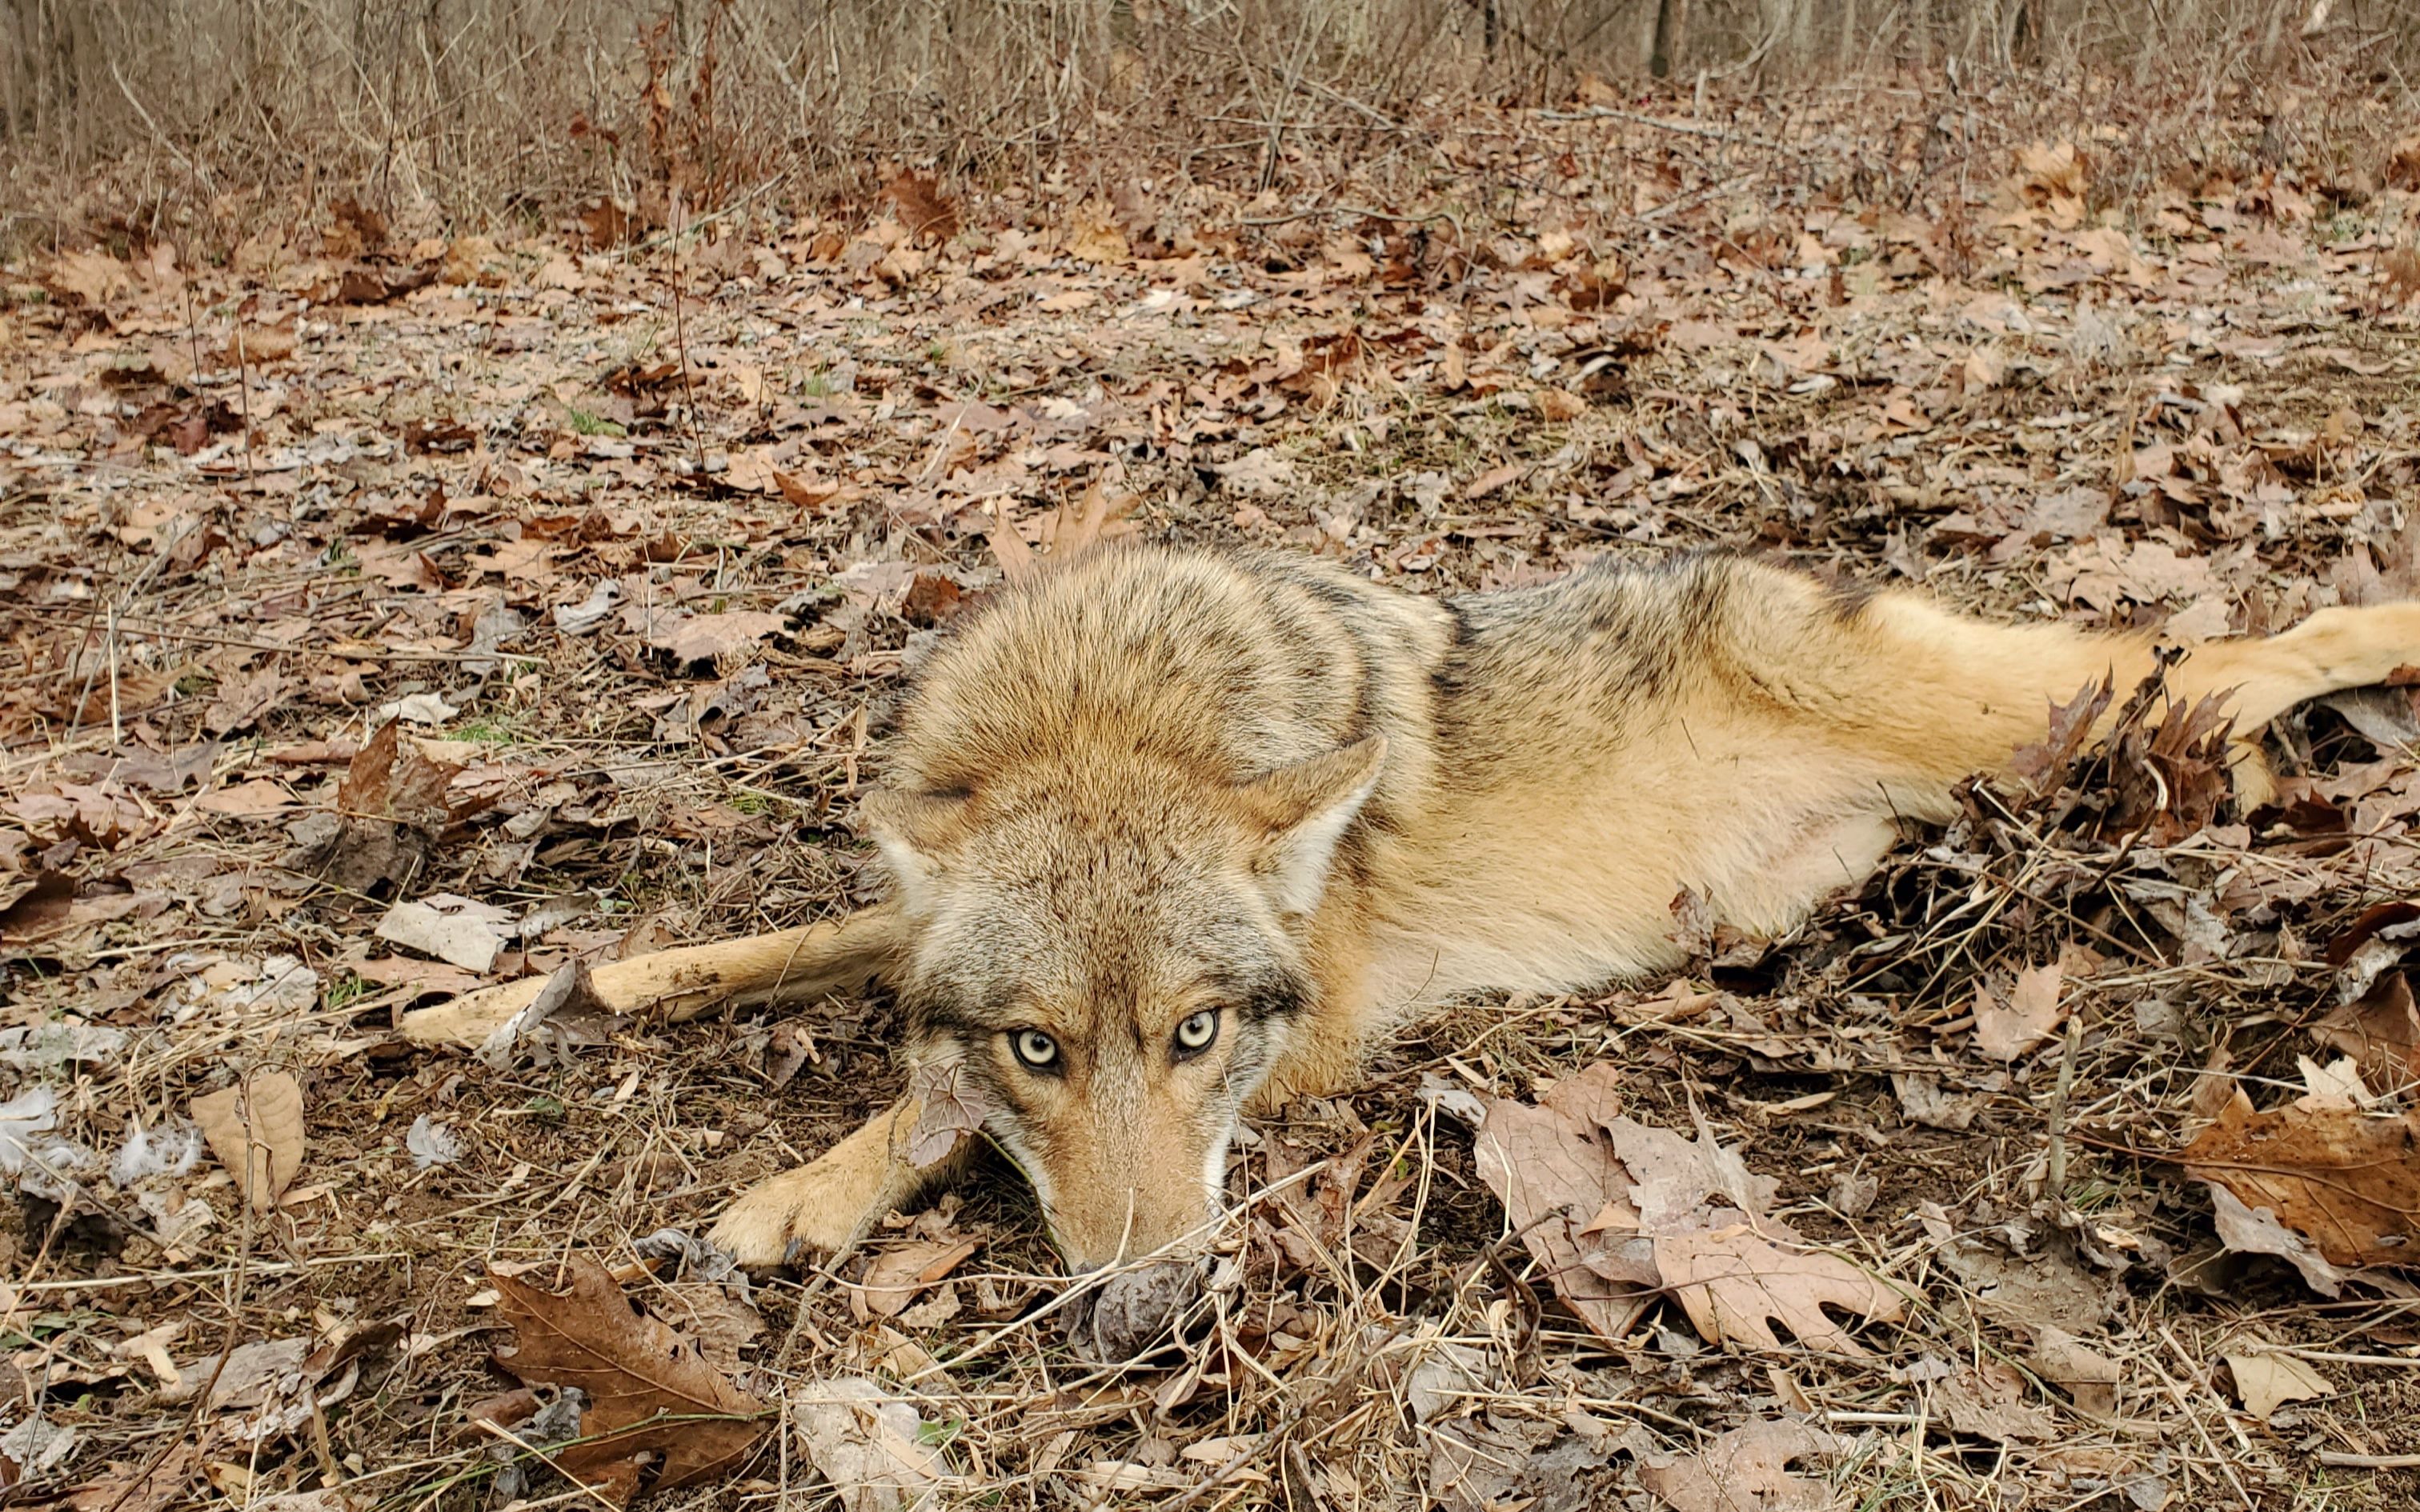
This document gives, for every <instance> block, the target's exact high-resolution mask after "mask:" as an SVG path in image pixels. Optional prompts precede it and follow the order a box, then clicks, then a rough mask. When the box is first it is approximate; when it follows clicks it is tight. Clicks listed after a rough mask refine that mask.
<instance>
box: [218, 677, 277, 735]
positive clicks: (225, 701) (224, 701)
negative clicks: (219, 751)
mask: <svg viewBox="0 0 2420 1512" xmlns="http://www.w3.org/2000/svg"><path fill="white" fill-rule="evenodd" d="M285 696H286V679H285V678H283V677H281V676H279V675H278V674H277V673H275V672H273V671H264V672H259V673H256V674H255V675H253V676H251V677H248V678H245V679H243V680H242V681H240V682H237V683H222V684H221V685H219V690H218V696H217V697H215V698H213V699H211V700H210V702H209V707H208V708H207V709H205V710H203V711H202V724H203V727H204V728H205V729H207V730H209V733H211V734H213V735H225V734H229V733H233V732H235V731H238V730H241V729H244V728H246V727H248V726H249V725H251V724H252V723H253V722H254V721H256V720H257V719H258V718H259V717H261V716H262V715H264V714H267V713H268V712H269V711H270V710H271V709H272V708H274V707H276V705H277V701H278V700H280V699H282V698H284V697H285Z"/></svg>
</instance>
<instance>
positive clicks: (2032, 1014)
mask: <svg viewBox="0 0 2420 1512" xmlns="http://www.w3.org/2000/svg"><path fill="white" fill-rule="evenodd" d="M2058 985H2059V968H2058V963H2056V962H2055V961H2054V962H2052V963H2051V964H2049V965H2046V966H2030V967H2027V968H2026V969H2025V970H2024V971H2020V972H2018V973H2017V984H2016V986H2015V987H2014V988H2013V989H2012V990H2010V992H2009V1000H2008V1002H2007V1004H2006V1005H2003V1004H2002V1003H2001V1002H2000V1001H1999V1000H1998V999H1997V998H1995V997H1993V995H1992V990H1991V989H1990V988H1989V987H1981V988H1978V989H1977V991H1976V994H1975V1046H1976V1048H1977V1049H1978V1050H1980V1051H1982V1052H1983V1054H1985V1055H1987V1056H1989V1057H1992V1058H1993V1060H2004V1061H2005V1060H2014V1059H2016V1058H2017V1057H2019V1056H2021V1055H2024V1053H2025V1052H2026V1051H2028V1050H2030V1049H2032V1048H2033V1047H2034V1046H2036V1045H2038V1044H2040V1043H2041V1042H2042V1041H2044V1040H2047V1039H2049V1038H2050V1037H2051V1035H2052V1034H2053V1033H2055V1031H2056V1030H2057V1028H2058V1023H2059V1019H2060V1018H2061V1016H2062V1015H2061V1014H2060V1012H2059V1004H2058Z"/></svg>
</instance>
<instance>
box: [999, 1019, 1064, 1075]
mask: <svg viewBox="0 0 2420 1512" xmlns="http://www.w3.org/2000/svg"><path fill="white" fill-rule="evenodd" d="M1008 1043H1009V1048H1010V1049H1012V1050H1015V1051H1016V1058H1017V1059H1019V1060H1022V1061H1024V1062H1025V1063H1026V1064H1027V1065H1028V1066H1031V1067H1032V1068H1033V1069H1034V1070H1035V1071H1040V1070H1042V1069H1044V1068H1045V1067H1047V1066H1053V1065H1056V1064H1058V1061H1059V1041H1056V1040H1053V1039H1052V1038H1050V1036H1048V1035H1047V1034H1045V1033H1043V1032H1042V1031H1041V1030H1040V1029H1018V1030H1016V1032H1014V1033H1012V1034H1011V1035H1009V1037H1008Z"/></svg>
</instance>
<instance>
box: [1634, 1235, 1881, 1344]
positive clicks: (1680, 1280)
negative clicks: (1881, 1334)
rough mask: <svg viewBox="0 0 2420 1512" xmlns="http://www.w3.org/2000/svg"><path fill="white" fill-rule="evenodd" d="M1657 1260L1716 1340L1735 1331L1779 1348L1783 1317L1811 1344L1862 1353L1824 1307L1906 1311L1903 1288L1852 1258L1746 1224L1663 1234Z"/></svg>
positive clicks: (1706, 1334) (1866, 1312) (1693, 1318)
mask: <svg viewBox="0 0 2420 1512" xmlns="http://www.w3.org/2000/svg"><path fill="white" fill-rule="evenodd" d="M1655 1267H1656V1269H1657V1270H1658V1271H1660V1272H1662V1273H1663V1276H1664V1284H1665V1286H1667V1287H1668V1288H1671V1289H1672V1292H1673V1294H1674V1295H1675V1296H1676V1297H1678V1298H1679V1300H1680V1303H1681V1306H1682V1308H1683V1310H1684V1311H1686V1312H1687V1313H1688V1315H1689V1321H1690V1323H1691V1324H1692V1325H1693V1326H1695V1327H1696V1329H1697V1330H1698V1333H1699V1335H1700V1336H1701V1337H1703V1338H1704V1339H1705V1340H1706V1341H1707V1342H1708V1343H1710V1344H1719V1343H1721V1342H1722V1341H1723V1340H1725V1339H1736V1340H1740V1341H1742V1342H1744V1343H1745V1344H1748V1345H1750V1346H1752V1347H1754V1348H1757V1349H1764V1350H1777V1349H1780V1348H1782V1343H1781V1340H1780V1339H1779V1338H1778V1337H1777V1336H1776V1335H1775V1334H1774V1332H1773V1324H1774V1323H1776V1322H1778V1323H1780V1324H1781V1325H1782V1326H1783V1327H1785V1328H1787V1329H1789V1330H1790V1332H1791V1335H1792V1336H1793V1337H1794V1338H1795V1339H1796V1340H1797V1341H1798V1343H1799V1344H1800V1345H1801V1346H1802V1347H1804V1348H1806V1349H1809V1350H1821V1351H1823V1352H1824V1353H1827V1354H1845V1355H1850V1356H1852V1357H1855V1356H1862V1355H1863V1354H1864V1353H1865V1352H1866V1351H1865V1350H1864V1349H1863V1348H1862V1347H1860V1346H1859V1345H1858V1343H1857V1341H1856V1340H1854V1339H1853V1338H1851V1337H1850V1336H1849V1335H1848V1332H1847V1331H1846V1330H1845V1329H1843V1328H1842V1327H1841V1326H1840V1325H1839V1324H1838V1323H1837V1322H1835V1321H1833V1319H1831V1317H1830V1316H1829V1315H1828V1314H1826V1313H1825V1312H1824V1311H1823V1309H1824V1308H1825V1307H1826V1306H1831V1307H1838V1308H1839V1309H1841V1310H1842V1311H1844V1312H1851V1313H1856V1314H1859V1315H1862V1316H1864V1317H1867V1318H1870V1319H1876V1320H1877V1321H1882V1322H1889V1321H1892V1320H1894V1319H1898V1318H1899V1317H1900V1312H1901V1304H1900V1297H1899V1294H1898V1293H1897V1292H1895V1291H1893V1290H1892V1289H1891V1288H1888V1287H1886V1286H1885V1285H1884V1284H1883V1283H1882V1282H1881V1281H1879V1280H1877V1279H1875V1278H1874V1277H1873V1276H1871V1275H1869V1274H1868V1273H1865V1272H1864V1271H1861V1270H1859V1269H1858V1268H1857V1267H1855V1266H1854V1265H1852V1264H1850V1263H1849V1262H1848V1261H1846V1260H1844V1259H1841V1258H1839V1257H1838V1256H1834V1255H1826V1254H1823V1253H1821V1252H1816V1251H1800V1250H1792V1249H1784V1248H1782V1247H1780V1246H1778V1245H1776V1244H1774V1243H1771V1242H1767V1241H1766V1240H1765V1239H1763V1238H1762V1237H1761V1236H1760V1235H1759V1234H1758V1233H1757V1232H1756V1231H1755V1230H1754V1229H1753V1228H1751V1227H1748V1226H1746V1225H1741V1226H1739V1227H1733V1228H1727V1229H1723V1230H1721V1231H1719V1232H1715V1233H1709V1234H1673V1235H1669V1236H1665V1237H1660V1238H1658V1239H1656V1241H1655Z"/></svg>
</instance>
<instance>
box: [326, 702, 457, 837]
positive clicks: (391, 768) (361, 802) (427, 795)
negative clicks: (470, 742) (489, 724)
mask: <svg viewBox="0 0 2420 1512" xmlns="http://www.w3.org/2000/svg"><path fill="white" fill-rule="evenodd" d="M461 771H462V764H460V763H458V762H450V761H441V760H438V759H436V758H434V757H431V756H430V755H429V754H428V753H427V749H426V748H424V747H423V746H422V745H421V743H420V741H419V739H418V738H417V737H415V736H411V735H408V734H405V733H403V726H402V724H401V723H400V722H398V721H396V720H393V719H390V720H389V721H388V722H386V723H385V724H382V725H380V726H379V728H378V731H377V733H374V734H372V735H371V736H370V738H369V743H368V744H367V745H365V746H364V747H363V748H361V749H360V750H359V751H358V752H356V753H355V754H354V756H353V759H352V761H351V762H350V763H349V764H348V765H347V766H346V768H345V776H344V780H342V781H341V782H339V783H338V784H337V785H336V809H337V811H338V812H340V813H342V814H344V815H345V816H346V817H348V818H356V819H386V820H392V821H394V822H395V823H396V824H399V825H411V826H412V827H413V828H415V829H428V830H435V829H442V828H443V827H444V826H446V825H450V824H455V823H458V822H459V821H460V820H462V819H466V818H468V817H469V816H470V814H471V813H472V812H474V811H476V809H477V808H478V807H481V805H473V806H470V807H469V808H467V809H457V808H455V807H453V806H451V805H450V804H449V801H448V798H447V794H446V789H447V787H448V786H449V785H450V784H451V783H452V782H453V780H454V779H455V778H456V777H458V776H459V775H460V774H461Z"/></svg>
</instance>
